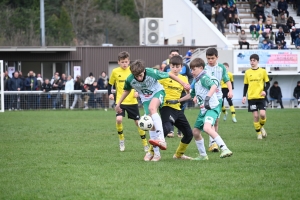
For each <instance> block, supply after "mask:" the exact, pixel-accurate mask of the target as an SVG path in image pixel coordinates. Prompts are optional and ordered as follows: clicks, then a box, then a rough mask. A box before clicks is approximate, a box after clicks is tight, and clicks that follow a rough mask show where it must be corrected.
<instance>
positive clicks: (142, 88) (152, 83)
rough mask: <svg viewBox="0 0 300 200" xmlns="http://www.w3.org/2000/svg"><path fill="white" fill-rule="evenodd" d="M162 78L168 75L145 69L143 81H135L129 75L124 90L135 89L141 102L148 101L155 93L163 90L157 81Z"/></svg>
mask: <svg viewBox="0 0 300 200" xmlns="http://www.w3.org/2000/svg"><path fill="white" fill-rule="evenodd" d="M164 78H169V73H167V72H161V71H158V70H157V69H152V68H146V70H145V75H144V79H143V81H138V80H136V79H135V78H134V76H133V74H130V75H129V76H128V77H127V79H126V81H125V85H124V90H128V91H130V90H131V89H135V90H136V91H137V92H138V93H139V96H140V98H141V101H142V102H144V101H150V100H151V99H152V97H153V96H154V94H155V93H157V92H158V91H161V90H164V87H163V86H162V85H161V84H160V83H159V82H158V81H157V80H160V79H164Z"/></svg>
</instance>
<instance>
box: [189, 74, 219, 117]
mask: <svg viewBox="0 0 300 200" xmlns="http://www.w3.org/2000/svg"><path fill="white" fill-rule="evenodd" d="M217 81H218V80H217V79H216V78H215V77H211V76H210V75H208V74H207V72H206V71H203V72H201V74H200V76H199V77H197V78H196V80H195V83H194V84H193V85H192V92H191V97H192V98H194V97H195V96H196V98H197V102H198V104H199V105H200V108H201V113H202V114H204V113H205V112H206V111H207V110H206V109H205V108H204V100H205V97H206V96H207V94H208V92H209V90H210V88H211V86H213V85H217V84H218V83H216V82H217ZM209 105H210V107H211V109H214V108H216V107H218V105H219V100H218V97H217V94H216V93H214V94H213V95H212V96H211V97H210V100H209Z"/></svg>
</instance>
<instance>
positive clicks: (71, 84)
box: [64, 75, 74, 101]
mask: <svg viewBox="0 0 300 200" xmlns="http://www.w3.org/2000/svg"><path fill="white" fill-rule="evenodd" d="M73 90H74V79H73V77H72V76H71V75H69V76H68V78H67V82H66V84H65V92H66V94H64V95H65V97H66V96H67V94H68V93H70V92H72V91H73ZM70 96H71V94H69V99H70ZM66 100H67V99H66V98H65V101H66Z"/></svg>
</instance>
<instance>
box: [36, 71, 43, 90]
mask: <svg viewBox="0 0 300 200" xmlns="http://www.w3.org/2000/svg"><path fill="white" fill-rule="evenodd" d="M36 80H37V82H38V88H37V90H39V91H40V90H42V84H43V82H44V81H43V78H42V76H41V74H37V76H36Z"/></svg>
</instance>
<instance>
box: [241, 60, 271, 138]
mask: <svg viewBox="0 0 300 200" xmlns="http://www.w3.org/2000/svg"><path fill="white" fill-rule="evenodd" d="M258 63H259V56H258V55H257V54H252V55H251V56H250V65H251V68H250V69H247V70H246V72H245V76H244V92H243V100H242V103H243V104H244V103H246V100H247V97H248V112H252V115H253V121H254V122H253V124H254V128H255V130H256V133H257V139H259V140H261V139H262V138H265V137H267V132H266V130H265V129H264V127H263V126H264V125H265V123H266V121H267V118H266V104H265V96H266V92H267V91H268V89H269V87H270V82H269V77H268V74H267V72H266V70H265V69H262V68H260V67H259V66H258ZM246 95H247V97H246ZM258 110H259V114H258Z"/></svg>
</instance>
